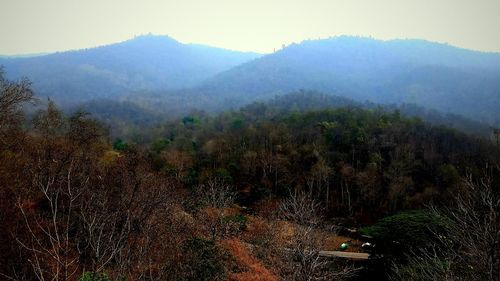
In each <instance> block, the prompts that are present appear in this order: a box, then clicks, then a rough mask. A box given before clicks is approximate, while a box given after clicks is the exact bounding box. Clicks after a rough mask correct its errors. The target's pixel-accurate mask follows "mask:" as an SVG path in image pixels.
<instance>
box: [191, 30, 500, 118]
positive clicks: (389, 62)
mask: <svg viewBox="0 0 500 281" xmlns="http://www.w3.org/2000/svg"><path fill="white" fill-rule="evenodd" d="M199 89H200V91H204V92H206V93H212V94H213V95H216V96H221V95H223V96H226V97H229V98H231V99H235V98H237V99H244V98H246V99H248V98H250V99H252V98H253V97H255V96H258V97H264V98H265V97H272V96H274V95H276V94H283V93H287V92H290V91H295V90H297V89H314V90H319V91H322V92H326V93H332V94H336V95H339V96H347V97H350V98H353V99H356V100H361V101H364V100H368V101H372V102H378V103H397V104H400V103H415V104H418V105H422V106H425V107H428V108H432V109H437V110H440V111H443V112H452V113H457V114H463V115H465V116H468V117H472V118H475V119H476V120H481V121H484V122H488V123H496V124H500V110H499V108H500V54H498V53H482V52H475V51H470V50H465V49H459V48H456V47H452V46H449V45H444V44H437V43H431V42H427V41H423V40H392V41H379V40H374V39H369V38H358V37H335V38H331V39H326V40H312V41H304V42H302V43H300V44H292V45H290V46H288V47H286V48H284V49H283V50H281V51H279V52H276V53H273V54H270V55H267V56H263V57H261V58H259V59H256V60H253V61H251V62H247V63H245V64H242V65H239V66H237V67H234V68H232V69H230V70H228V71H225V72H223V73H220V74H218V75H216V76H215V77H213V78H211V79H209V80H208V81H205V82H204V83H203V84H202V85H201V86H200V88H199Z"/></svg>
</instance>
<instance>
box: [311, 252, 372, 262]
mask: <svg viewBox="0 0 500 281" xmlns="http://www.w3.org/2000/svg"><path fill="white" fill-rule="evenodd" d="M319 255H320V256H322V257H337V258H346V259H353V260H367V259H368V258H369V257H370V254H367V253H353V252H341V251H320V252H319Z"/></svg>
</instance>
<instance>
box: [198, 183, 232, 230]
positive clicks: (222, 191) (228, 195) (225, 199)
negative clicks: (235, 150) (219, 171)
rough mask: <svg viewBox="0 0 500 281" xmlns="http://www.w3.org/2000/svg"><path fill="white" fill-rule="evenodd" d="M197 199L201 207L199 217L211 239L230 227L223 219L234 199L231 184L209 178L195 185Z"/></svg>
mask: <svg viewBox="0 0 500 281" xmlns="http://www.w3.org/2000/svg"><path fill="white" fill-rule="evenodd" d="M197 190H198V194H199V200H200V203H201V206H202V207H203V209H202V210H201V213H200V215H201V217H202V219H204V220H205V224H204V225H205V226H206V227H207V228H208V232H209V234H210V236H211V238H212V239H216V238H218V237H220V236H224V235H225V234H226V233H227V232H228V231H229V230H230V228H231V225H230V224H228V223H229V222H228V221H226V220H225V217H226V215H227V208H229V207H231V206H232V205H233V204H234V202H235V200H236V193H235V192H234V191H233V188H232V186H230V185H228V184H226V183H225V182H224V181H222V180H219V179H210V180H208V181H207V183H206V184H202V185H199V186H198V187H197Z"/></svg>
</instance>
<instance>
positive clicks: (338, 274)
mask: <svg viewBox="0 0 500 281" xmlns="http://www.w3.org/2000/svg"><path fill="white" fill-rule="evenodd" d="M280 212H281V215H282V217H283V218H284V219H286V220H288V221H291V222H293V223H294V224H295V229H294V235H293V237H292V239H291V240H290V241H289V242H290V243H289V245H288V246H287V248H286V249H284V251H283V256H284V259H285V260H287V261H288V262H285V268H284V270H283V271H284V272H283V275H284V276H285V278H286V279H287V280H296V281H313V280H333V278H335V279H334V280H343V279H347V278H350V277H352V276H354V275H355V273H356V269H354V268H353V267H350V266H344V265H340V266H339V264H338V263H336V261H335V260H333V259H331V258H325V257H321V256H320V251H321V247H322V241H323V238H324V237H323V236H322V235H321V232H320V231H318V224H319V223H320V222H321V217H320V215H319V213H320V207H319V203H318V202H316V201H315V200H314V199H313V198H312V197H311V196H310V195H309V194H306V193H303V192H294V193H291V194H290V196H289V197H288V198H286V199H285V200H283V202H282V204H281V205H280Z"/></svg>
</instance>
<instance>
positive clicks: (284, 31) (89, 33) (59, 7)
mask: <svg viewBox="0 0 500 281" xmlns="http://www.w3.org/2000/svg"><path fill="white" fill-rule="evenodd" d="M149 32H151V33H153V34H168V35H170V36H172V37H173V38H175V39H177V40H179V41H181V42H184V43H202V44H207V45H212V46H218V47H224V48H228V49H235V50H243V51H256V52H261V53H265V52H270V51H272V50H273V48H279V47H280V46H281V45H282V44H290V43H291V42H300V41H302V40H304V39H316V38H320V37H321V38H325V37H329V36H335V35H342V34H347V35H362V36H372V37H374V38H379V39H393V38H422V39H427V40H431V41H437V42H444V43H449V44H452V45H456V46H459V47H464V48H469V49H476V50H483V51H496V52H500V0H411V1H410V0H365V1H359V0H299V1H296V0H276V1H274V0H252V1H239V0H198V1H195V0H177V1H171V0H163V1H161V0H135V1H133V0H113V1H111V0H0V54H23V53H39V52H53V51H63V50H68V49H80V48H86V47H94V46H98V45H104V44H109V43H114V42H119V41H123V40H126V39H129V38H131V37H133V36H134V35H140V34H146V33H149Z"/></svg>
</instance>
